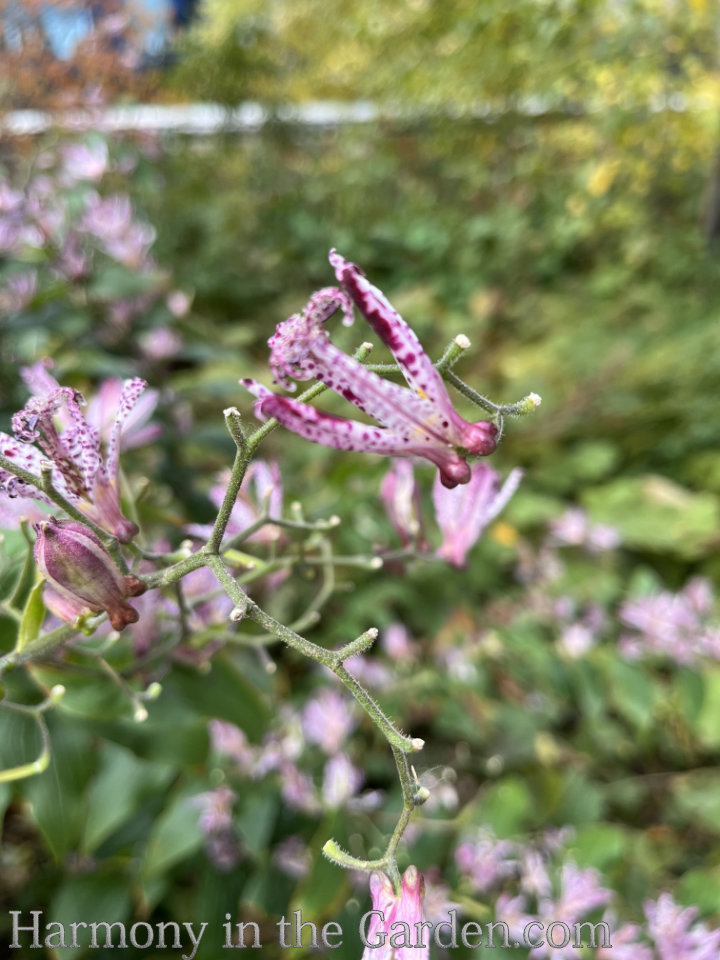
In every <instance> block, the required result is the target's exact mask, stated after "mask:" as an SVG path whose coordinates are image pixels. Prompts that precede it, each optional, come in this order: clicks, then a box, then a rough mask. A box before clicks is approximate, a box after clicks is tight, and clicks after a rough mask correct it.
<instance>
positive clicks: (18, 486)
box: [0, 433, 73, 503]
mask: <svg viewBox="0 0 720 960" xmlns="http://www.w3.org/2000/svg"><path fill="white" fill-rule="evenodd" d="M0 453H1V454H2V455H3V456H4V457H7V458H8V460H12V461H13V463H16V464H17V465H18V466H19V467H22V468H23V469H25V470H28V471H29V472H30V473H32V474H33V476H36V477H39V476H40V463H41V461H42V460H44V459H45V458H44V457H43V455H42V453H40V451H39V450H38V449H37V447H33V446H32V445H31V444H29V443H22V442H21V441H20V440H16V439H15V437H11V436H9V435H8V434H7V433H0ZM53 483H54V484H55V486H56V488H57V489H58V490H59V491H60V492H61V493H63V495H65V496H68V498H69V499H73V497H72V495H69V491H67V490H66V489H65V483H64V481H63V479H62V477H61V476H60V474H59V473H58V471H57V470H54V471H53ZM0 494H2V495H4V496H5V497H8V498H9V499H11V500H14V499H15V498H16V497H26V498H29V499H31V500H40V501H42V502H43V503H50V501H49V500H48V498H47V497H46V496H45V494H44V493H42V492H41V491H40V490H38V489H37V487H32V486H30V484H27V483H24V482H23V481H22V480H19V479H18V478H17V477H16V476H15V474H13V473H10V471H9V470H2V469H0Z"/></svg>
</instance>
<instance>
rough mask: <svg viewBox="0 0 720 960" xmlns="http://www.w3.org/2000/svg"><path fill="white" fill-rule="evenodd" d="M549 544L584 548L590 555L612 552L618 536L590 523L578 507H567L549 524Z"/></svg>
mask: <svg viewBox="0 0 720 960" xmlns="http://www.w3.org/2000/svg"><path fill="white" fill-rule="evenodd" d="M550 542H551V544H553V545H555V546H561V547H584V548H585V549H586V550H588V551H589V552H590V553H603V552H604V551H607V550H614V549H615V547H617V546H619V544H620V534H619V533H618V532H617V530H615V529H614V528H613V527H609V526H607V524H604V523H591V522H590V519H589V517H588V515H587V514H586V513H585V511H584V510H582V509H581V508H580V507H568V508H567V510H565V512H564V513H562V514H561V515H560V516H559V517H556V518H555V519H554V520H553V521H551V523H550Z"/></svg>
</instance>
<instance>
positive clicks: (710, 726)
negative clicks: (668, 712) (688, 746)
mask: <svg viewBox="0 0 720 960" xmlns="http://www.w3.org/2000/svg"><path fill="white" fill-rule="evenodd" d="M702 683H703V696H702V707H701V709H700V713H699V715H698V717H697V723H696V725H695V730H696V733H697V736H698V737H699V739H700V742H701V743H702V744H703V746H705V747H708V748H709V749H711V750H716V749H717V748H718V747H720V667H718V666H712V665H708V666H707V667H706V668H705V670H704V671H703V675H702Z"/></svg>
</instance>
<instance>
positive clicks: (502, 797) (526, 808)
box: [473, 777, 536, 837]
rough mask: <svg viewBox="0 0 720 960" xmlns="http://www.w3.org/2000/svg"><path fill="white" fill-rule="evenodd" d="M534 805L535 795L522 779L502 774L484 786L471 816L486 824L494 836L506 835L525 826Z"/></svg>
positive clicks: (476, 820)
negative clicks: (501, 777) (498, 780)
mask: <svg viewBox="0 0 720 960" xmlns="http://www.w3.org/2000/svg"><path fill="white" fill-rule="evenodd" d="M535 807H536V803H535V799H534V798H533V796H532V794H531V793H530V788H529V787H528V785H527V784H526V783H525V781H524V780H521V779H520V778H519V777H506V778H505V779H504V780H502V781H501V782H500V783H493V784H490V786H488V787H487V788H486V790H485V791H484V793H483V796H482V797H481V799H480V802H479V804H478V807H477V810H476V812H475V816H474V817H473V820H474V822H476V823H479V824H481V825H484V826H488V827H490V829H491V830H492V831H493V833H494V834H495V835H496V836H498V837H510V836H514V835H515V834H517V833H519V832H521V831H522V830H524V829H525V828H526V827H527V825H528V823H529V822H530V820H531V819H532V813H533V810H534V809H535Z"/></svg>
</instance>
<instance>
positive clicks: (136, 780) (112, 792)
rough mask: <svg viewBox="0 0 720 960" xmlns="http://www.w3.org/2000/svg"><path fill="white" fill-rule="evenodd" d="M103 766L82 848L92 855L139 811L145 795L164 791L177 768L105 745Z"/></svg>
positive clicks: (92, 788)
mask: <svg viewBox="0 0 720 960" xmlns="http://www.w3.org/2000/svg"><path fill="white" fill-rule="evenodd" d="M101 762H102V767H101V770H100V772H99V773H98V775H97V776H96V777H95V779H94V780H93V782H92V784H91V786H90V789H89V791H88V805H87V816H86V819H85V827H84V831H83V840H82V849H83V851H84V852H85V853H91V852H92V851H93V850H95V849H97V847H99V846H100V844H101V843H103V841H104V840H105V839H106V838H107V837H109V836H110V835H111V834H112V833H113V832H114V831H115V830H116V829H117V828H118V827H119V826H120V825H121V824H122V823H124V822H125V820H127V819H128V818H129V817H131V816H132V815H133V813H134V812H135V811H136V810H137V808H138V806H139V805H140V804H141V802H142V797H143V794H144V793H146V792H148V791H156V790H161V789H162V788H163V787H164V786H165V785H166V784H167V782H168V781H169V779H170V778H171V777H172V774H173V769H172V767H169V766H159V765H154V764H149V763H146V762H144V761H142V760H139V759H138V758H137V757H135V756H134V755H133V754H132V753H131V752H130V751H129V750H126V749H124V748H123V747H118V746H116V745H115V744H112V743H108V744H105V745H104V746H103V751H102V760H101Z"/></svg>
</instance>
